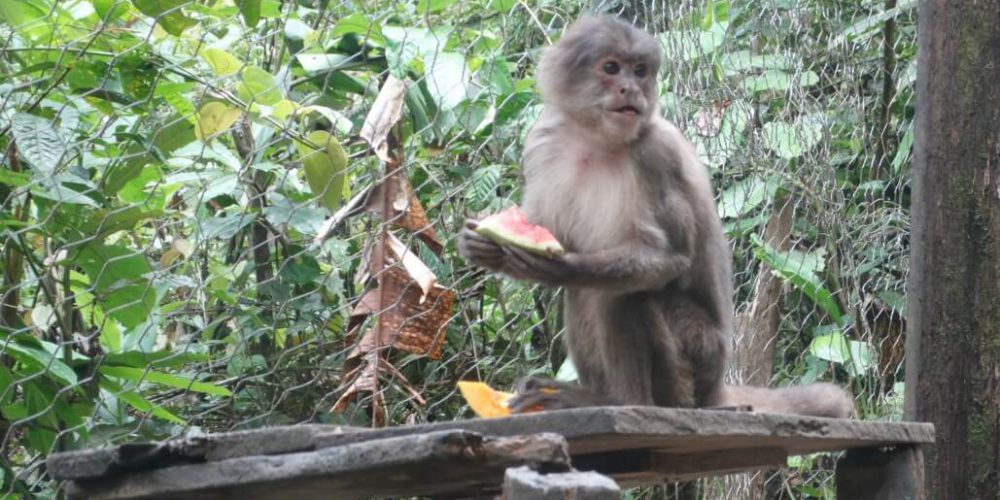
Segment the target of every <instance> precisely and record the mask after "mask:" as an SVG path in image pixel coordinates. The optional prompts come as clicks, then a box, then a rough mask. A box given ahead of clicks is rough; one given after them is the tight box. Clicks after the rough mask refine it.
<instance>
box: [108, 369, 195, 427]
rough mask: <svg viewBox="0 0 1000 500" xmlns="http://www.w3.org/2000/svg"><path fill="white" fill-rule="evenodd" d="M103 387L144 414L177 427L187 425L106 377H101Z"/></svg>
mask: <svg viewBox="0 0 1000 500" xmlns="http://www.w3.org/2000/svg"><path fill="white" fill-rule="evenodd" d="M101 387H102V388H104V390H106V391H108V392H110V393H111V394H112V395H114V396H115V397H116V398H118V399H120V400H122V401H124V402H125V403H126V404H128V405H129V406H131V407H132V408H135V409H136V410H139V412H141V413H143V414H146V413H148V414H151V415H153V416H154V417H158V418H161V419H163V420H166V421H167V422H173V423H175V424H177V425H185V424H186V423H187V422H185V421H184V419H182V418H180V417H178V416H177V415H174V414H173V413H170V412H169V411H167V410H165V409H164V408H162V407H161V406H159V405H156V404H153V403H151V402H150V401H149V400H147V399H146V398H144V397H142V395H140V394H139V393H137V392H134V391H127V390H125V389H124V388H123V387H122V386H121V385H118V384H117V383H115V382H114V381H113V380H111V379H110V378H108V377H106V376H105V377H101Z"/></svg>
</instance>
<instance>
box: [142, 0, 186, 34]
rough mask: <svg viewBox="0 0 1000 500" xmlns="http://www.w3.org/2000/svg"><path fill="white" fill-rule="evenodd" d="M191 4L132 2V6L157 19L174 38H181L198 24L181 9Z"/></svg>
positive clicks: (162, 0) (173, 0) (157, 0)
mask: <svg viewBox="0 0 1000 500" xmlns="http://www.w3.org/2000/svg"><path fill="white" fill-rule="evenodd" d="M189 3H191V1H190V0H132V5H135V8H137V9H139V12H142V13H143V14H145V15H147V16H149V17H152V18H155V19H156V22H157V23H159V24H160V26H161V27H163V29H164V31H166V32H167V33H170V34H171V35H174V36H180V35H181V34H182V33H184V30H186V29H188V28H190V27H191V26H194V25H196V24H198V21H196V20H194V19H192V18H190V17H188V16H186V15H184V11H182V10H181V7H183V6H185V5H187V4H189Z"/></svg>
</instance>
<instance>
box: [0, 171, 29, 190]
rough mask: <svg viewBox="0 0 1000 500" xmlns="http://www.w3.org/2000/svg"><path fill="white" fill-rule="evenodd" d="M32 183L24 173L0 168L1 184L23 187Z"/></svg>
mask: <svg viewBox="0 0 1000 500" xmlns="http://www.w3.org/2000/svg"><path fill="white" fill-rule="evenodd" d="M29 182H31V177H29V176H28V174H26V173H24V172H15V171H13V170H8V169H6V168H4V167H2V166H0V184H6V185H8V186H13V187H23V186H26V185H27V184H28V183H29Z"/></svg>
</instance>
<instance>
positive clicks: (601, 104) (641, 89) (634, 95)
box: [591, 56, 656, 139]
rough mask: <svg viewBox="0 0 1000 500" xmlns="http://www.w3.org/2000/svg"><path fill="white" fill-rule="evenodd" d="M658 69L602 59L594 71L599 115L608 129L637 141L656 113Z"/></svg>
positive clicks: (619, 59)
mask: <svg viewBox="0 0 1000 500" xmlns="http://www.w3.org/2000/svg"><path fill="white" fill-rule="evenodd" d="M655 67H656V66H655V65H650V64H649V63H647V62H645V61H643V60H642V59H631V60H629V59H626V58H622V57H616V56H607V57H602V58H600V59H599V60H598V61H597V63H596V64H595V65H594V67H593V68H592V69H591V72H592V74H593V75H594V80H595V81H597V82H598V83H599V85H600V86H599V88H597V89H594V90H595V91H596V92H597V94H598V95H597V96H594V97H597V99H595V100H594V105H595V106H596V109H595V110H594V111H595V112H597V113H599V114H600V116H601V118H602V121H603V122H604V125H605V128H606V129H608V130H609V131H610V132H612V133H617V134H620V135H621V136H622V138H625V139H631V138H634V137H635V136H636V135H637V133H638V130H639V128H640V126H641V124H643V123H645V122H646V121H647V120H648V119H649V116H650V114H651V113H652V108H653V103H654V102H655V100H654V99H653V98H652V97H653V93H654V89H655V85H654V76H655V74H654V72H655Z"/></svg>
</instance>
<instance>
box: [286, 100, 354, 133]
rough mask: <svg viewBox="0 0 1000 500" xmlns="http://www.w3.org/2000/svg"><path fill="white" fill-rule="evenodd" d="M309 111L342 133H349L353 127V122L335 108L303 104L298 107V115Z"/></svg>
mask: <svg viewBox="0 0 1000 500" xmlns="http://www.w3.org/2000/svg"><path fill="white" fill-rule="evenodd" d="M309 113H317V114H319V115H321V116H322V117H323V118H326V119H327V121H329V122H330V124H331V125H333V128H334V129H335V130H336V131H337V132H338V133H340V134H342V135H350V133H351V129H353V128H354V124H353V123H351V120H349V119H348V118H347V117H346V116H344V115H342V114H340V113H339V112H337V110H335V109H332V108H328V107H326V106H316V105H313V106H303V107H302V108H299V110H298V114H299V116H303V115H306V114H309Z"/></svg>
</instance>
